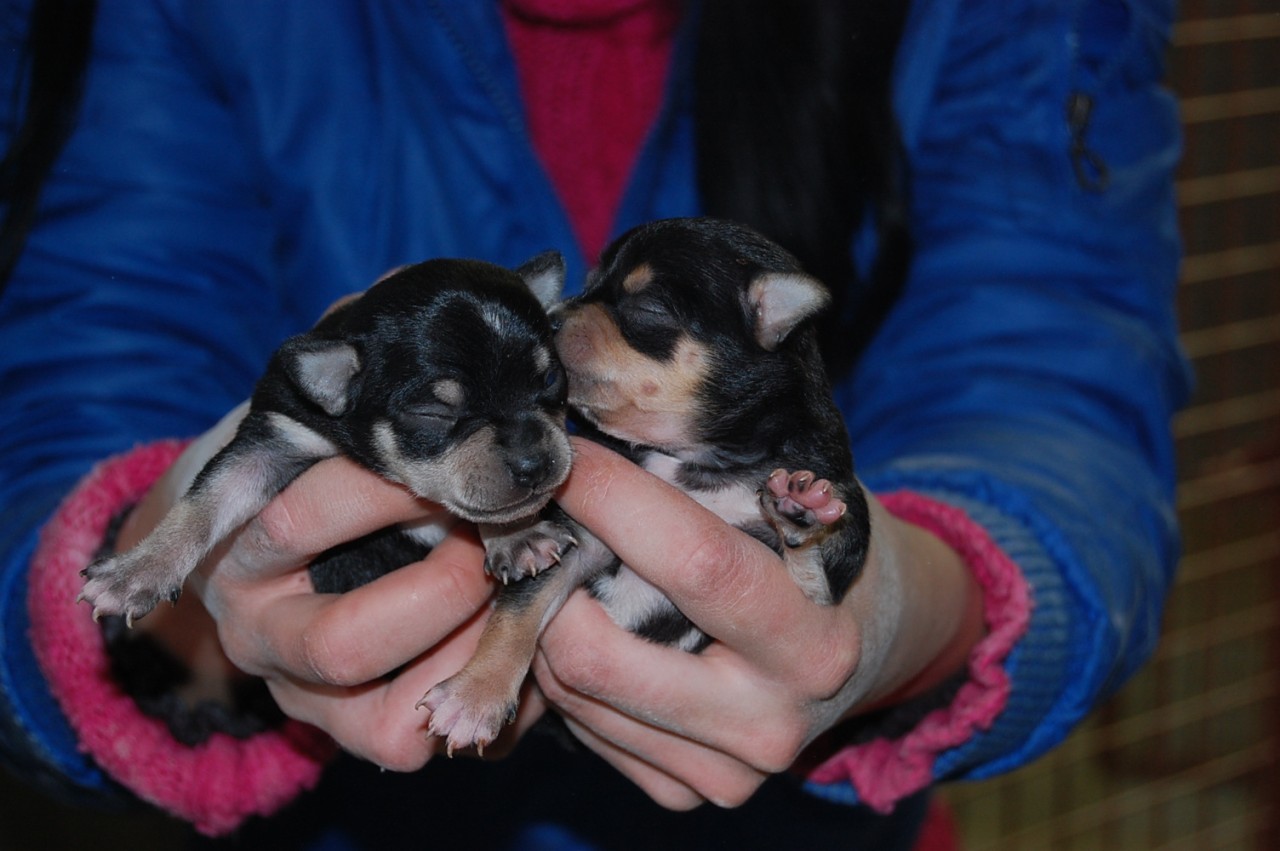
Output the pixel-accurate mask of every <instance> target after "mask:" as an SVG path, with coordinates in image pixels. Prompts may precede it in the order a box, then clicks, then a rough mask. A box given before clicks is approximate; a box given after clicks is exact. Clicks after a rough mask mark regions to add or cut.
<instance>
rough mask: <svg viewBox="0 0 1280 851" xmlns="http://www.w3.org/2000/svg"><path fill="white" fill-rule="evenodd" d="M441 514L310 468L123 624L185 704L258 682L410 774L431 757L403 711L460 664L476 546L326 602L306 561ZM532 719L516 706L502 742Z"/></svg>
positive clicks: (169, 480)
mask: <svg viewBox="0 0 1280 851" xmlns="http://www.w3.org/2000/svg"><path fill="white" fill-rule="evenodd" d="M234 428H235V418H234V417H229V418H228V420H224V422H223V423H220V424H219V425H218V426H217V427H215V428H214V429H213V430H211V431H210V432H209V433H208V434H206V435H205V436H204V437H202V438H201V439H199V440H198V441H197V442H196V443H195V444H193V445H192V447H190V448H189V449H188V450H187V452H186V453H184V455H183V457H182V458H181V459H180V460H179V461H178V462H177V463H176V464H175V465H174V466H173V467H172V468H171V469H170V471H169V472H168V473H167V474H166V475H165V476H164V477H163V478H162V480H161V481H160V482H158V483H157V485H156V486H155V487H153V488H152V490H151V492H150V493H149V495H148V497H147V498H146V499H145V500H144V501H143V503H142V504H140V505H139V506H138V508H137V509H136V510H135V511H134V513H133V514H132V515H131V516H130V518H129V520H128V521H127V523H126V525H125V528H124V529H123V530H122V534H121V537H120V541H119V544H120V546H121V547H128V546H130V545H131V544H132V543H135V542H136V541H137V540H140V539H141V538H142V537H143V536H144V535H145V534H146V532H147V531H149V529H150V528H151V526H153V525H154V523H155V522H157V521H158V519H159V518H160V517H162V516H163V514H164V511H165V510H166V509H167V507H168V505H169V504H172V501H173V500H174V499H176V497H177V495H179V494H181V493H182V491H183V489H184V488H185V479H189V477H190V476H192V475H194V471H196V470H198V469H199V468H200V467H201V466H202V465H203V461H204V460H207V457H209V456H211V455H212V454H213V453H214V452H216V451H217V449H218V447H219V446H221V445H222V443H224V442H225V441H226V440H227V439H229V437H230V435H231V434H232V433H234ZM441 514H443V509H441V508H439V507H438V506H434V505H432V504H429V503H426V502H423V501H421V500H417V499H415V498H414V497H413V496H412V495H410V494H409V493H408V491H406V490H405V489H404V488H401V487H399V486H397V485H394V484H392V483H390V482H388V481H386V480H384V479H382V478H381V477H379V476H377V475H375V474H373V473H371V472H369V471H367V470H365V469H363V468H361V467H359V466H357V465H356V464H355V463H353V462H351V461H349V460H347V459H344V458H333V459H329V460H326V461H323V462H321V463H319V464H317V465H315V466H314V467H312V468H311V469H310V470H308V471H307V472H306V473H304V474H303V475H302V476H300V477H299V478H298V479H297V480H296V481H295V482H294V483H293V484H291V485H290V486H289V487H288V488H286V489H285V490H284V491H283V492H282V493H281V494H280V495H279V496H278V497H277V498H276V499H275V500H273V501H272V502H271V503H270V504H269V505H268V506H267V507H266V508H265V509H264V510H263V511H262V512H261V514H259V516H258V517H257V518H255V519H254V520H253V521H251V522H250V523H249V524H248V525H247V526H246V527H245V528H243V529H242V530H240V531H239V532H238V533H237V534H235V535H234V537H233V538H232V539H231V540H230V541H229V542H228V543H227V544H226V545H224V546H223V547H221V548H219V549H218V550H217V551H215V553H214V554H213V555H212V556H211V557H210V558H209V559H208V560H206V562H205V563H204V564H203V565H202V566H201V567H200V569H199V570H197V571H196V573H194V574H192V576H191V577H190V578H189V580H188V582H187V593H184V595H183V597H182V598H181V600H180V601H179V604H178V606H177V607H175V608H173V609H169V608H167V607H163V606H162V607H160V608H158V609H157V610H155V611H154V612H152V613H151V614H150V615H148V616H147V617H146V618H143V619H142V620H140V621H139V622H138V624H137V628H138V629H139V630H146V631H148V632H150V633H151V634H152V635H153V636H154V637H156V638H157V639H158V640H160V641H161V642H162V643H164V644H165V645H166V646H167V647H168V648H169V649H170V650H172V651H174V652H175V653H177V655H178V656H179V657H180V658H182V659H184V661H186V662H188V664H189V665H191V666H192V668H193V669H194V670H195V672H196V674H197V677H196V679H195V681H194V682H195V685H194V686H193V690H194V692H195V693H194V694H193V695H191V697H193V698H209V697H212V698H215V699H216V698H217V697H219V696H221V695H224V694H225V693H226V691H227V690H228V689H227V683H228V680H229V678H230V677H233V676H237V675H240V676H243V674H249V675H253V676H258V677H262V678H263V679H264V680H265V681H266V683H267V685H268V687H269V688H270V690H271V692H272V695H273V696H274V698H275V700H276V702H277V703H278V704H279V706H280V708H281V709H282V710H283V711H284V712H285V713H286V714H287V715H289V716H290V717H293V718H296V719H299V720H302V721H306V722H309V723H312V724H314V725H316V726H318V727H320V728H322V729H324V730H325V731H326V732H328V733H329V734H330V735H331V736H333V737H334V738H335V739H336V740H337V741H338V743H339V744H340V745H341V746H343V747H344V748H345V749H346V750H348V751H350V752H352V753H354V754H356V755H358V756H360V757H363V758H365V759H368V760H370V761H372V762H374V763H376V764H378V765H381V766H383V767H386V768H391V769H396V770H414V769H416V768H418V767H420V766H421V765H422V764H423V763H425V762H426V761H427V760H428V759H429V758H430V757H431V756H432V755H433V754H434V753H436V752H437V751H438V748H439V745H438V742H437V741H436V740H430V739H428V737H427V736H426V735H425V732H424V724H425V721H426V718H425V717H424V715H423V713H421V712H417V711H415V710H414V706H415V704H416V703H417V701H418V699H419V698H420V697H421V696H422V694H423V693H424V692H425V691H426V690H427V689H428V688H429V687H431V686H432V685H434V684H435V683H436V682H438V681H439V680H441V679H444V678H445V677H447V676H449V675H451V674H453V673H454V672H455V671H457V670H458V669H459V668H461V667H462V665H463V664H464V663H465V662H466V660H467V659H468V658H470V656H471V653H472V651H473V649H474V647H475V644H476V641H477V639H478V637H479V633H480V630H481V629H482V627H483V624H484V619H485V617H486V615H487V611H488V606H487V601H488V598H489V596H490V594H491V592H492V583H491V582H490V581H489V580H488V579H487V578H486V576H485V573H484V568H483V558H484V556H483V551H482V549H481V547H480V545H479V543H478V541H477V540H476V539H475V538H474V536H473V535H472V534H471V533H470V532H469V530H467V529H465V528H458V529H456V530H455V531H453V532H451V533H450V534H449V536H448V537H447V538H446V539H445V541H444V542H443V543H441V544H440V545H439V546H438V547H437V548H436V549H435V550H433V551H432V553H431V554H430V555H429V556H428V557H427V558H426V559H425V560H423V561H421V562H418V563H415V564H412V565H408V566H406V567H404V568H401V569H400V570H397V571H393V572H392V573H391V574H389V575H387V576H385V577H383V578H381V579H379V580H377V581H375V582H372V583H370V584H368V585H366V586H363V587H361V588H358V589H356V590H354V591H351V592H349V593H347V594H343V595H340V596H335V595H321V594H316V593H314V592H313V590H312V587H311V584H310V579H309V577H308V575H307V570H306V566H307V564H308V563H309V562H310V561H311V560H312V558H314V556H316V555H317V554H319V553H320V552H322V551H324V550H326V549H328V548H329V547H332V546H334V545H337V544H339V543H343V542H345V541H349V540H353V539H355V538H358V537H360V536H362V535H364V534H367V533H369V532H372V531H375V530H377V529H380V528H383V527H385V526H388V525H391V524H395V523H406V522H414V521H420V520H426V519H429V518H431V517H433V516H439V515H441ZM391 671H396V672H397V673H396V676H395V677H394V678H393V679H386V678H385V675H386V674H388V672H391ZM240 672H243V674H242V673H240ZM539 712H540V704H539V703H538V701H537V700H536V699H531V700H526V701H524V702H523V708H522V712H521V715H520V716H519V718H518V720H517V724H516V725H515V729H514V731H513V732H512V733H511V734H509V735H518V734H519V733H520V732H521V731H523V730H524V729H526V728H527V727H528V726H529V724H531V723H532V720H533V719H534V718H535V717H536V716H537V715H538V714H539Z"/></svg>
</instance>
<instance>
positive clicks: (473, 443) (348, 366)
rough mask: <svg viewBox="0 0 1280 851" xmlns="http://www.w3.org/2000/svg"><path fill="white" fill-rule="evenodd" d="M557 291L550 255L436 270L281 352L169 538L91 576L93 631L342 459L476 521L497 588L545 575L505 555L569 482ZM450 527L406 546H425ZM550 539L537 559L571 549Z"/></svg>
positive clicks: (559, 280) (166, 526)
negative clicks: (324, 463) (320, 467)
mask: <svg viewBox="0 0 1280 851" xmlns="http://www.w3.org/2000/svg"><path fill="white" fill-rule="evenodd" d="M563 283H564V261H563V259H562V258H561V257H560V255H559V254H558V253H555V252H548V253H546V254H542V255H539V256H538V257H535V258H533V259H532V260H530V261H529V262H528V263H526V264H524V265H523V266H521V267H520V268H518V269H516V270H515V271H512V270H509V269H504V268H502V267H500V266H495V265H493V264H489V263H482V262H478V261H472V260H431V261H427V262H425V263H419V264H417V265H413V266H408V267H405V268H402V269H400V270H397V271H396V272H394V273H392V274H391V275H389V276H388V277H386V278H385V279H383V280H381V281H379V282H378V283H377V284H375V285H374V286H373V287H371V288H370V289H369V290H368V291H367V292H365V293H364V294H363V295H361V296H360V297H359V298H356V299H354V300H352V301H349V302H347V303H346V304H343V305H342V306H340V307H338V308H337V309H335V310H333V311H332V312H330V313H329V314H328V315H327V316H325V317H324V318H323V319H321V321H320V322H319V323H318V324H317V325H316V326H315V328H314V329H312V330H311V331H308V332H307V333H304V334H300V335H298V336H296V337H292V338H290V339H289V340H287V341H286V342H285V343H284V344H283V345H282V346H281V347H280V349H279V350H278V351H277V352H276V353H275V355H274V356H273V357H272V359H271V362H270V364H269V365H268V367H267V370H266V373H265V374H264V375H263V377H262V379H261V380H260V381H259V382H258V385H257V387H256V388H255V390H254V393H253V396H252V398H251V400H250V406H249V411H248V413H247V414H246V416H245V418H244V420H243V421H242V422H241V423H240V426H239V430H238V431H237V433H236V435H235V437H234V438H233V439H232V440H231V442H230V443H228V444H227V446H226V447H225V448H223V449H222V450H221V451H220V452H219V453H218V454H217V455H215V456H214V457H213V458H212V459H211V460H210V461H209V463H208V464H206V465H205V466H204V468H203V469H202V470H201V471H200V473H199V474H198V475H197V476H196V478H195V480H194V482H193V483H192V485H191V487H190V488H189V489H188V491H187V492H186V494H185V495H184V496H183V497H182V498H181V499H180V500H179V501H178V502H177V503H176V504H175V505H174V506H173V508H172V509H171V510H170V511H169V513H168V514H167V515H166V516H165V518H164V519H163V521H162V522H161V523H160V525H159V526H157V527H156V529H155V530H154V531H153V532H152V533H151V534H150V535H149V536H148V537H147V538H145V539H144V540H143V541H142V542H141V543H139V544H138V545H137V546H136V547H134V548H133V549H132V550H130V551H128V552H125V553H122V554H120V555H117V556H114V557H112V558H109V559H105V560H103V561H100V562H97V563H95V564H93V565H91V566H89V567H88V568H87V569H86V570H85V571H84V575H85V577H86V582H85V585H84V591H83V593H82V598H83V599H84V600H87V601H88V602H89V603H90V604H91V605H92V606H93V614H94V617H95V619H96V618H97V617H99V616H100V615H104V614H109V615H123V616H124V618H125V619H126V621H127V622H129V623H131V622H132V621H133V620H134V619H136V618H138V617H141V616H142V615H145V614H146V613H147V612H149V611H150V610H151V609H152V608H153V607H154V606H155V605H156V603H157V602H158V601H160V600H161V599H175V598H176V597H177V595H178V593H179V592H180V590H181V588H182V583H183V581H184V580H185V579H186V577H187V576H188V574H190V573H191V571H192V570H194V569H195V567H196V566H197V565H198V564H199V562H200V561H201V560H202V559H204V558H205V557H206V556H207V555H208V554H209V552H210V551H211V550H212V549H213V547H214V546H216V545H217V544H218V543H219V542H220V541H222V540H223V539H224V538H226V537H227V535H229V534H230V533H231V532H232V531H234V530H235V529H236V528H237V527H238V526H240V525H241V524H243V523H244V522H246V521H247V520H249V519H250V518H252V517H253V516H254V515H256V514H257V513H258V512H259V511H260V510H261V509H262V508H263V507H264V506H265V505H266V504H267V502H269V501H270V500H271V498H272V497H274V496H275V495H276V494H277V493H279V492H280V491H281V490H282V489H283V488H284V487H285V485H287V484H288V483H289V482H290V481H292V480H293V479H294V478H295V477H297V476H298V475H299V474H301V473H302V472H303V471H304V470H306V469H307V468H308V467H310V466H311V465H313V464H315V463H316V462H317V461H320V460H321V459H323V458H327V457H330V456H334V455H339V454H342V455H346V456H348V457H350V458H352V459H353V460H355V461H356V462H358V463H360V464H361V465H363V466H364V467H366V468H368V469H370V470H372V471H374V472H376V473H379V474H381V475H382V476H384V477H386V478H388V479H390V480H392V481H395V482H398V483H400V484H403V485H404V486H405V487H407V488H408V489H409V490H410V491H412V492H413V493H414V494H416V495H417V496H419V497H423V498H425V499H428V500H432V501H434V502H437V503H440V504H441V505H443V506H444V507H446V508H447V509H448V510H449V511H450V512H451V514H453V515H455V516H457V517H461V518H464V519H466V520H470V521H473V522H475V523H477V524H479V525H480V530H481V535H482V536H483V537H486V543H489V544H490V546H489V548H488V550H487V553H488V559H489V561H488V565H487V566H488V568H489V569H490V570H493V571H494V572H495V573H497V574H499V575H500V576H503V577H511V576H518V575H523V574H524V573H529V572H534V571H536V570H537V568H538V567H540V566H541V565H542V564H543V563H544V562H545V561H546V557H545V556H544V555H543V554H542V553H541V552H538V551H533V550H528V549H527V548H517V549H510V548H508V547H507V546H506V545H507V543H508V542H516V539H515V538H513V537H512V535H513V532H514V531H515V530H516V529H517V528H518V523H519V521H522V520H526V519H529V518H535V517H536V516H537V514H538V512H539V510H540V509H542V508H543V506H544V505H546V503H547V501H548V499H550V497H551V493H552V491H554V490H555V488H556V487H557V486H558V485H559V484H560V483H561V482H563V481H564V479H565V477H566V476H567V475H568V472H569V464H570V448H569V441H568V437H567V435H566V432H565V393H566V389H565V378H564V372H563V370H562V369H561V367H560V364H559V362H558V360H557V358H556V355H555V350H554V347H553V344H552V330H551V325H550V323H549V322H548V320H547V318H546V313H545V309H544V308H545V307H546V306H549V305H550V304H552V303H553V302H555V301H556V300H557V299H558V298H559V295H560V290H561V287H562V285H563ZM446 528H447V523H440V524H431V525H429V526H420V527H418V528H417V529H415V530H413V534H414V535H415V536H416V537H417V538H418V539H419V540H420V541H421V542H422V543H423V544H425V545H428V546H429V545H431V544H434V543H435V542H437V541H438V540H439V539H440V538H441V537H442V536H443V534H444V531H445V530H446ZM550 531H551V533H552V534H551V536H550V537H547V536H546V535H544V536H542V538H540V539H539V541H540V542H542V543H540V544H539V545H540V546H543V547H545V546H552V547H553V548H555V549H559V548H562V547H567V546H569V541H567V540H562V539H558V538H556V537H555V534H554V533H555V530H554V529H552V530H550ZM517 543H518V542H517ZM535 543H538V542H535ZM530 559H532V560H533V561H532V562H531V561H530ZM353 584H354V583H353ZM322 590H323V589H322Z"/></svg>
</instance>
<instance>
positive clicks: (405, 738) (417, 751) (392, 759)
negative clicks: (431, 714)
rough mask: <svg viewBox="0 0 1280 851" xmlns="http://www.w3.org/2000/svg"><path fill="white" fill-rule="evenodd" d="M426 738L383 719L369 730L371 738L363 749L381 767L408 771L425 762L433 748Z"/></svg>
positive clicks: (414, 769) (366, 756)
mask: <svg viewBox="0 0 1280 851" xmlns="http://www.w3.org/2000/svg"><path fill="white" fill-rule="evenodd" d="M420 740H421V741H420ZM425 742H426V739H425V737H421V736H418V735H416V734H414V733H412V732H408V733H407V731H406V730H405V729H404V727H403V725H399V724H392V723H388V722H385V721H383V722H380V723H377V724H375V725H373V727H372V729H370V730H369V732H368V740H367V741H366V742H365V746H364V747H363V748H361V749H360V750H361V751H363V755H364V756H365V758H366V759H368V760H369V761H370V762H372V763H374V764H375V765H377V766H378V767H379V768H383V769H386V770H387V771H396V772H400V773H407V772H411V771H417V770H418V769H420V768H422V766H424V765H426V763H427V760H428V759H429V757H430V750H429V748H428V747H426V746H425Z"/></svg>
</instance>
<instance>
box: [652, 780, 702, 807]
mask: <svg viewBox="0 0 1280 851" xmlns="http://www.w3.org/2000/svg"><path fill="white" fill-rule="evenodd" d="M646 791H647V792H648V795H649V797H650V798H652V799H653V802H654V803H655V804H657V805H658V806H660V807H662V808H663V809H666V810H671V811H673V812H678V813H684V812H688V811H689V810H695V809H697V808H698V807H700V806H702V805H703V804H705V803H706V802H707V799H706V798H704V797H703V796H701V795H699V794H698V793H697V792H695V791H694V790H692V789H690V788H688V787H687V786H683V785H678V784H663V785H661V786H657V787H654V788H650V789H648V790H646Z"/></svg>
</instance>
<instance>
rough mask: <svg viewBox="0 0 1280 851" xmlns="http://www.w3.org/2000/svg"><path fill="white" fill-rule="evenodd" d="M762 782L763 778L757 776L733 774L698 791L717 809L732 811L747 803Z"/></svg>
mask: <svg viewBox="0 0 1280 851" xmlns="http://www.w3.org/2000/svg"><path fill="white" fill-rule="evenodd" d="M763 782H764V777H763V776H761V775H758V774H754V773H750V774H748V773H735V774H733V775H732V776H728V777H720V778H717V780H716V781H714V782H712V783H709V784H707V786H706V787H705V788H702V789H699V790H698V791H699V793H701V794H702V796H703V797H705V798H706V799H707V800H708V801H710V802H711V803H713V804H715V805H716V806H717V807H720V808H721V809H734V808H736V807H740V806H742V805H743V804H745V803H746V802H747V801H749V800H750V799H751V797H752V796H753V795H755V793H756V791H757V790H758V789H759V788H760V784H761V783H763Z"/></svg>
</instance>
